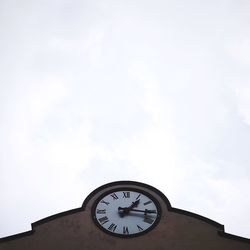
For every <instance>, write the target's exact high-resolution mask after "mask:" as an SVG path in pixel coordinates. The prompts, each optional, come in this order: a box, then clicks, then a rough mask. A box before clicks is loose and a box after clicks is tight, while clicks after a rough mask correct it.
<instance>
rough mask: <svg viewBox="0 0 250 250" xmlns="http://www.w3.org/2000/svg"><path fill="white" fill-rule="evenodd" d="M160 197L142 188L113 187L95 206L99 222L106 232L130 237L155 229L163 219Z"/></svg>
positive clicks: (98, 224)
mask: <svg viewBox="0 0 250 250" xmlns="http://www.w3.org/2000/svg"><path fill="white" fill-rule="evenodd" d="M160 216H161V208H160V205H159V203H158V202H157V200H156V199H155V198H154V197H153V196H152V195H150V194H149V193H146V192H145V191H142V190H139V189H129V188H124V189H113V190H112V191H109V192H108V193H105V194H103V195H101V196H100V197H99V198H98V199H97V200H96V202H95V204H94V206H93V209H92V217H93V220H94V222H95V223H96V225H97V226H98V227H99V228H100V229H102V230H103V231H105V232H106V233H109V234H112V235H115V236H120V237H131V236H139V235H141V234H143V233H146V232H148V231H149V230H151V229H153V228H154V227H155V226H156V225H157V223H158V222H159V220H160Z"/></svg>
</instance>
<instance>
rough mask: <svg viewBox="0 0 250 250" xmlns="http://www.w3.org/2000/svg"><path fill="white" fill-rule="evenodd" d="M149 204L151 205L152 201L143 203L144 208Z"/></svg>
mask: <svg viewBox="0 0 250 250" xmlns="http://www.w3.org/2000/svg"><path fill="white" fill-rule="evenodd" d="M150 203H152V201H147V202H145V203H143V205H144V206H146V205H148V204H150Z"/></svg>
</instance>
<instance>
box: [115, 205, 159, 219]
mask: <svg viewBox="0 0 250 250" xmlns="http://www.w3.org/2000/svg"><path fill="white" fill-rule="evenodd" d="M130 211H133V212H140V213H144V215H147V214H156V213H157V212H156V210H149V209H145V210H140V209H133V208H127V207H118V213H119V214H120V216H121V217H123V216H124V215H126V214H129V212H130Z"/></svg>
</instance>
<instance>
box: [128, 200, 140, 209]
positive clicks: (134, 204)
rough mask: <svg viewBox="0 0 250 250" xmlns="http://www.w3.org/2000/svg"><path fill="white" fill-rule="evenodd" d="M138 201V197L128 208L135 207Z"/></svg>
mask: <svg viewBox="0 0 250 250" xmlns="http://www.w3.org/2000/svg"><path fill="white" fill-rule="evenodd" d="M139 203H140V199H139V200H136V201H134V202H132V204H131V205H130V206H129V209H131V208H133V207H137V206H138V205H139Z"/></svg>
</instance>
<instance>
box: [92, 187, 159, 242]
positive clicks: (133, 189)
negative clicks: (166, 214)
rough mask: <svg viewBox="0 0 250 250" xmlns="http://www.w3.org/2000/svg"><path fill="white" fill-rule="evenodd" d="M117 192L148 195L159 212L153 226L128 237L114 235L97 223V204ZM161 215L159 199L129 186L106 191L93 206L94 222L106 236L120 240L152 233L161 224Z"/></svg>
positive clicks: (125, 235)
mask: <svg viewBox="0 0 250 250" xmlns="http://www.w3.org/2000/svg"><path fill="white" fill-rule="evenodd" d="M117 191H134V192H138V193H142V194H144V195H146V196H147V197H148V198H150V199H151V200H152V201H153V202H154V203H155V206H156V208H157V212H158V213H157V217H156V219H155V221H154V223H153V225H152V226H150V227H149V228H147V229H146V230H144V231H142V232H139V233H136V234H129V235H127V234H116V233H113V232H111V231H109V230H107V229H105V228H104V227H102V226H101V225H100V224H99V222H98V221H97V218H96V215H95V210H96V207H97V204H98V203H99V202H100V200H101V199H102V198H104V197H105V196H107V195H108V194H110V193H113V192H117ZM161 214H162V209H161V206H160V203H159V201H158V200H157V198H155V197H154V195H152V194H151V193H149V192H147V191H145V190H143V189H140V188H139V187H128V186H121V187H117V188H111V189H109V190H107V191H105V192H104V193H102V194H101V195H99V196H98V197H97V198H96V199H95V201H94V203H93V205H92V208H91V217H92V220H93V222H94V224H95V225H96V226H97V227H98V228H99V229H101V230H102V231H103V232H105V233H106V234H109V235H112V236H115V237H120V238H133V237H138V236H142V235H144V234H146V233H148V232H150V231H151V230H152V229H154V228H155V227H156V226H157V225H158V223H159V222H160V219H161Z"/></svg>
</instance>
